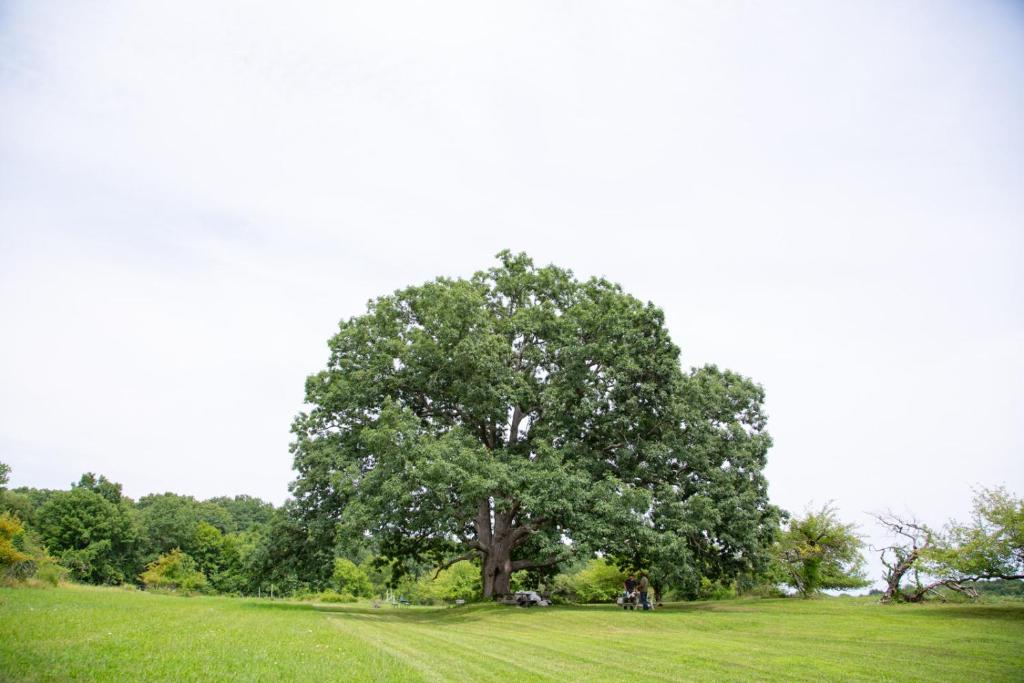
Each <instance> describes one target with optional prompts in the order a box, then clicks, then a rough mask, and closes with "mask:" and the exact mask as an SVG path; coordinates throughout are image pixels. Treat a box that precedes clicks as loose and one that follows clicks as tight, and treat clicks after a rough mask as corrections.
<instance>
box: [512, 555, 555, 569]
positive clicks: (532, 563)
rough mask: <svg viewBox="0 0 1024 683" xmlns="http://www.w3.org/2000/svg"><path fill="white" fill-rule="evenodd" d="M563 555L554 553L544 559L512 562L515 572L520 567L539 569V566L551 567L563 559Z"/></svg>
mask: <svg viewBox="0 0 1024 683" xmlns="http://www.w3.org/2000/svg"><path fill="white" fill-rule="evenodd" d="M562 559H564V558H563V556H562V555H552V556H550V557H546V558H544V559H543V560H513V561H512V563H511V565H510V566H511V569H512V571H513V572H517V571H519V570H520V569H537V568H539V567H550V566H552V565H556V564H558V563H559V562H561V561H562Z"/></svg>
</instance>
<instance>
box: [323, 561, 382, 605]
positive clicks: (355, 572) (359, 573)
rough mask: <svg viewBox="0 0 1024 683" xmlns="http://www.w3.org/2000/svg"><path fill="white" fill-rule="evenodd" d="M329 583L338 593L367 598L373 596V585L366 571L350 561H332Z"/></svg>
mask: <svg viewBox="0 0 1024 683" xmlns="http://www.w3.org/2000/svg"><path fill="white" fill-rule="evenodd" d="M331 583H332V584H334V586H335V588H336V590H337V591H338V592H340V593H348V594H350V595H358V596H360V597H364V598H368V597H370V596H371V595H373V585H372V584H371V583H370V577H369V576H367V575H366V571H365V570H364V569H363V568H362V567H360V566H359V565H357V564H356V563H355V562H353V561H352V560H348V559H345V558H344V557H339V558H337V559H336V560H334V572H333V573H332V574H331Z"/></svg>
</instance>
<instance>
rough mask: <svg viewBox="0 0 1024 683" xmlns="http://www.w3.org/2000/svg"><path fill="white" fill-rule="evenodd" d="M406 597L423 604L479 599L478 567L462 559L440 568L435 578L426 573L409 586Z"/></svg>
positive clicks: (432, 574) (431, 574)
mask: <svg viewBox="0 0 1024 683" xmlns="http://www.w3.org/2000/svg"><path fill="white" fill-rule="evenodd" d="M408 597H410V599H412V600H414V601H416V602H420V603H425V604H435V603H450V602H455V601H456V600H466V601H467V602H468V601H472V600H479V599H480V567H479V565H476V564H474V563H472V562H465V561H464V562H457V563H455V564H453V565H452V566H451V567H448V568H447V569H444V570H442V571H441V572H440V573H439V574H438V575H437V578H436V579H435V578H434V573H433V572H431V573H428V574H426V575H424V576H423V577H422V578H420V580H419V581H417V582H416V583H415V584H414V585H413V586H411V587H410V590H409V595H408Z"/></svg>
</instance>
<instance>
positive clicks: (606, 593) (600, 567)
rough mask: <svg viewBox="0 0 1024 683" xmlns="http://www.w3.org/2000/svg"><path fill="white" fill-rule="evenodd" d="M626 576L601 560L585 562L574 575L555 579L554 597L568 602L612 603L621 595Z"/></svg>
mask: <svg viewBox="0 0 1024 683" xmlns="http://www.w3.org/2000/svg"><path fill="white" fill-rule="evenodd" d="M625 581H626V574H625V573H624V572H623V571H622V570H620V569H619V568H618V567H616V566H615V565H614V564H611V563H610V562H608V561H607V560H605V559H603V558H597V559H593V560H590V561H589V562H587V564H586V566H585V567H583V569H581V570H579V571H578V572H576V573H575V574H559V575H558V576H556V577H555V590H554V593H555V596H556V597H558V598H560V599H562V600H567V601H569V602H583V603H590V602H614V601H615V599H616V598H617V597H619V596H620V595H621V594H622V586H623V584H624V583H625Z"/></svg>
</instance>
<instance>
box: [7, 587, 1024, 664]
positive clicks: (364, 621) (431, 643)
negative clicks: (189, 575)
mask: <svg viewBox="0 0 1024 683" xmlns="http://www.w3.org/2000/svg"><path fill="white" fill-rule="evenodd" d="M0 678H3V679H4V680H28V681H31V680H69V679H78V680H118V681H122V680H123V681H127V680H225V679H232V680H263V681H275V680H448V679H454V680H467V681H481V680H505V681H522V680H584V679H585V680H609V681H611V680H615V681H623V680H672V681H676V680H722V679H752V680H852V679H858V680H901V681H905V680H963V681H968V680H970V681H974V680H985V681H991V680H1017V681H1019V680H1024V603H1019V602H1017V603H1012V602H1010V603H1001V604H978V605H964V604H957V605H923V606H922V605H904V606H897V607H889V606H882V605H878V604H876V603H875V602H873V601H871V600H869V599H866V598H864V599H860V598H857V599H855V598H832V599H821V600H812V601H803V600H796V599H790V600H742V601H731V602H718V603H706V602H705V603H685V604H678V605H671V606H669V607H667V608H666V609H663V610H660V611H657V612H653V613H644V612H625V611H622V610H618V609H615V608H613V607H610V606H608V607H605V606H600V607H578V608H571V607H554V608H548V609H542V608H534V609H520V608H515V607H497V606H491V605H478V606H469V607H459V608H452V609H445V608H440V609H433V608H416V607H413V608H408V607H404V608H392V607H387V606H385V607H383V608H381V609H373V608H372V607H370V606H368V605H342V606H326V605H324V606H314V605H308V604H300V603H291V602H283V601H277V602H271V601H269V600H247V599H231V598H217V597H209V598H181V597H174V596H163V595H150V594H146V593H139V592H129V591H124V590H120V589H101V588H86V587H64V588H59V589H51V590H44V589H6V588H5V589H0Z"/></svg>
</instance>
